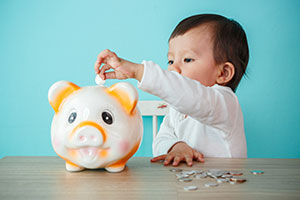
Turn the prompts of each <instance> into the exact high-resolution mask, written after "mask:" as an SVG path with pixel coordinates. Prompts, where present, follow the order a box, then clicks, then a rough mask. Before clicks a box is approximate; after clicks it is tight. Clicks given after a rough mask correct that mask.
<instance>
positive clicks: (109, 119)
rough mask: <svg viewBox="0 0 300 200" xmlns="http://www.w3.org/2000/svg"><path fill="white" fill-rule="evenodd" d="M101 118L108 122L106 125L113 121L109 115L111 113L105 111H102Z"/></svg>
mask: <svg viewBox="0 0 300 200" xmlns="http://www.w3.org/2000/svg"><path fill="white" fill-rule="evenodd" d="M102 119H103V121H104V122H105V123H106V124H108V125H111V124H112V123H113V117H112V116H111V114H110V113H109V112H107V111H104V112H103V113H102Z"/></svg>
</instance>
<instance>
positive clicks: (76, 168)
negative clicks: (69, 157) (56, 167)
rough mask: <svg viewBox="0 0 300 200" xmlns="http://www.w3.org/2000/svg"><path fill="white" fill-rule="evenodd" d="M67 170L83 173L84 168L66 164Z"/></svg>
mask: <svg viewBox="0 0 300 200" xmlns="http://www.w3.org/2000/svg"><path fill="white" fill-rule="evenodd" d="M66 170H67V171H69V172H80V171H83V170H84V168H83V167H79V166H77V165H74V164H71V163H68V162H66Z"/></svg>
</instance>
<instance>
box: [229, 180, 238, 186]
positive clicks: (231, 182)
mask: <svg viewBox="0 0 300 200" xmlns="http://www.w3.org/2000/svg"><path fill="white" fill-rule="evenodd" d="M229 183H230V184H232V185H235V184H238V183H237V182H234V181H229Z"/></svg>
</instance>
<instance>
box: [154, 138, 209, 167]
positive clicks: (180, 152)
mask: <svg viewBox="0 0 300 200" xmlns="http://www.w3.org/2000/svg"><path fill="white" fill-rule="evenodd" d="M159 160H164V165H168V164H170V163H171V162H172V161H173V164H172V165H173V166H178V165H179V163H180V162H181V161H184V162H186V163H187V165H188V166H192V165H193V160H196V161H199V162H204V156H203V154H202V153H200V152H198V151H196V150H195V149H193V148H191V147H190V146H189V145H187V144H186V143H184V142H178V143H176V144H175V145H174V146H173V147H172V148H171V150H170V151H169V153H168V154H164V155H160V156H157V157H155V158H152V159H151V162H156V161H159Z"/></svg>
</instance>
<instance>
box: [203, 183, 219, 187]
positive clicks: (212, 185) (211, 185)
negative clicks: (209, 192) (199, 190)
mask: <svg viewBox="0 0 300 200" xmlns="http://www.w3.org/2000/svg"><path fill="white" fill-rule="evenodd" d="M204 186H205V187H218V186H219V184H217V183H205V184H204Z"/></svg>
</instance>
